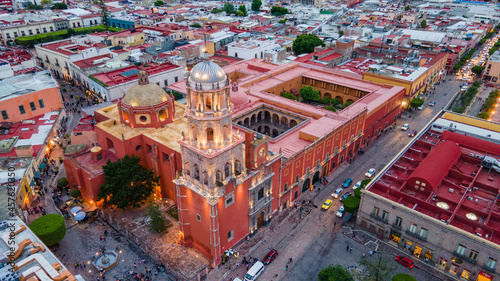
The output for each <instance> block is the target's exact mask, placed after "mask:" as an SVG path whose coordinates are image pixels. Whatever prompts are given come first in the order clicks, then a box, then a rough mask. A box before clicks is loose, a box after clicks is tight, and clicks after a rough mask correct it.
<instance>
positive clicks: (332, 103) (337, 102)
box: [330, 98, 340, 106]
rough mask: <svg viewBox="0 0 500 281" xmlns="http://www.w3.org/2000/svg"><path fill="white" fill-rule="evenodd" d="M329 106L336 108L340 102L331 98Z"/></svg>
mask: <svg viewBox="0 0 500 281" xmlns="http://www.w3.org/2000/svg"><path fill="white" fill-rule="evenodd" d="M330 104H331V105H333V106H337V105H339V104H340V101H339V100H338V99H335V98H333V99H331V100H330Z"/></svg>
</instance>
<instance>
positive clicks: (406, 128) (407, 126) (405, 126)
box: [401, 123, 410, 131]
mask: <svg viewBox="0 0 500 281" xmlns="http://www.w3.org/2000/svg"><path fill="white" fill-rule="evenodd" d="M409 128H410V124H408V123H406V124H404V125H403V127H401V131H406V130H408V129H409Z"/></svg>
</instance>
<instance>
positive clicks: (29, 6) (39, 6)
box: [26, 4, 43, 10]
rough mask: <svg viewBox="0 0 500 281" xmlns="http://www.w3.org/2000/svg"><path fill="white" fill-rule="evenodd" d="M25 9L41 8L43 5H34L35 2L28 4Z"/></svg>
mask: <svg viewBox="0 0 500 281" xmlns="http://www.w3.org/2000/svg"><path fill="white" fill-rule="evenodd" d="M26 9H27V10H43V6H41V5H36V4H29V5H28V7H26Z"/></svg>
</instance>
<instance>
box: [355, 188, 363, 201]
mask: <svg viewBox="0 0 500 281" xmlns="http://www.w3.org/2000/svg"><path fill="white" fill-rule="evenodd" d="M362 189H363V188H362V187H358V188H356V189H355V190H354V196H356V197H357V198H359V199H361V190H362Z"/></svg>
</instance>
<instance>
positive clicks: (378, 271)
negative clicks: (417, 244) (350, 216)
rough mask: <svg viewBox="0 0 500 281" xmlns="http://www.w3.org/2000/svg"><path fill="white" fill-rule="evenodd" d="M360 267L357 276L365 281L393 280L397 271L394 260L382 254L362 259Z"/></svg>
mask: <svg viewBox="0 0 500 281" xmlns="http://www.w3.org/2000/svg"><path fill="white" fill-rule="evenodd" d="M351 197H352V196H351ZM359 265H360V266H361V271H360V272H359V273H358V274H357V275H358V276H357V277H358V279H359V280H363V281H386V280H391V276H392V274H393V271H394V269H395V267H394V259H393V258H389V257H387V256H385V255H382V253H378V254H376V255H375V256H373V257H370V258H368V257H367V258H363V259H361V260H360V261H359Z"/></svg>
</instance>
